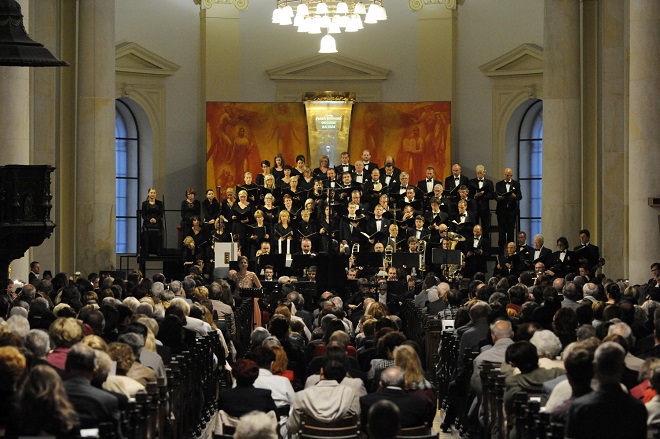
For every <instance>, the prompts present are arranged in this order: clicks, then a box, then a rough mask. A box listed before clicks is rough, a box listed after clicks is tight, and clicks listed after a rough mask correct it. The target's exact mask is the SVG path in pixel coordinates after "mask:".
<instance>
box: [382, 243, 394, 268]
mask: <svg viewBox="0 0 660 439" xmlns="http://www.w3.org/2000/svg"><path fill="white" fill-rule="evenodd" d="M393 253H394V248H393V247H392V244H387V247H385V257H384V258H383V263H384V264H385V269H386V270H387V269H388V268H390V265H392V254H393Z"/></svg>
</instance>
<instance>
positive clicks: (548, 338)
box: [529, 329, 561, 359]
mask: <svg viewBox="0 0 660 439" xmlns="http://www.w3.org/2000/svg"><path fill="white" fill-rule="evenodd" d="M529 342H530V343H531V344H533V345H534V346H536V352H537V353H538V354H539V357H545V358H551V359H554V358H556V357H557V355H559V353H560V352H561V341H560V340H559V337H557V336H556V335H555V333H554V332H552V331H549V330H547V329H541V330H538V331H536V332H535V333H534V335H532V338H531V339H530V340H529Z"/></svg>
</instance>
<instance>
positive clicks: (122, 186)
mask: <svg viewBox="0 0 660 439" xmlns="http://www.w3.org/2000/svg"><path fill="white" fill-rule="evenodd" d="M139 148H140V137H139V131H138V126H137V122H136V119H135V115H134V114H133V112H132V111H131V109H130V108H129V107H128V105H126V103H124V102H122V101H121V100H120V99H117V100H116V101H115V157H116V163H117V165H116V170H115V175H116V179H115V190H116V198H117V200H116V205H117V208H116V228H117V231H116V234H117V237H116V249H117V254H126V253H137V230H138V218H137V211H136V206H137V205H138V191H139V187H140V172H139V170H140V159H139V158H140V151H139Z"/></svg>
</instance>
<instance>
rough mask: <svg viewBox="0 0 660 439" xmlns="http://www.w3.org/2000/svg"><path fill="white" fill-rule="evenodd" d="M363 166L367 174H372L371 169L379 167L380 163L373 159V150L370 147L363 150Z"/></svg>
mask: <svg viewBox="0 0 660 439" xmlns="http://www.w3.org/2000/svg"><path fill="white" fill-rule="evenodd" d="M362 166H364V170H365V172H366V173H367V175H371V171H372V170H374V169H378V164H377V163H374V162H372V161H371V152H370V151H369V150H368V149H365V150H364V151H362Z"/></svg>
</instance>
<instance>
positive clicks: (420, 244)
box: [417, 239, 426, 271]
mask: <svg viewBox="0 0 660 439" xmlns="http://www.w3.org/2000/svg"><path fill="white" fill-rule="evenodd" d="M417 253H419V254H420V255H421V256H422V262H421V264H420V266H419V269H420V271H426V241H424V240H423V239H420V240H419V241H417Z"/></svg>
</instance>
